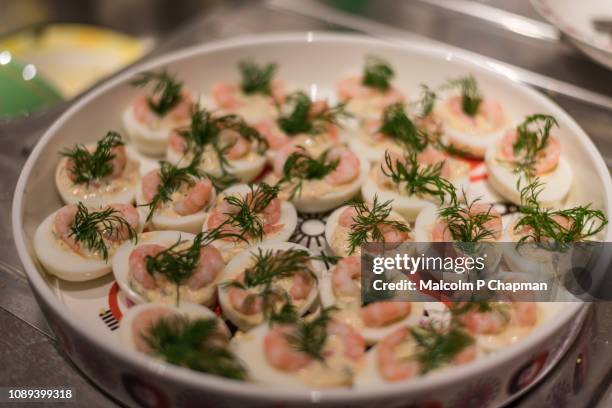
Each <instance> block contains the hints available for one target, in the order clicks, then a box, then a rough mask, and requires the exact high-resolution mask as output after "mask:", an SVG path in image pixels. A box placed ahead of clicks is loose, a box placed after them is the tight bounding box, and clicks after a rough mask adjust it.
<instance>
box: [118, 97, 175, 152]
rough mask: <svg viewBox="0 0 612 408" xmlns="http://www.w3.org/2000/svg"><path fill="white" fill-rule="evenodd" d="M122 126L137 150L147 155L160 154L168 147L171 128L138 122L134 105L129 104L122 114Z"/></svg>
mask: <svg viewBox="0 0 612 408" xmlns="http://www.w3.org/2000/svg"><path fill="white" fill-rule="evenodd" d="M122 121H123V128H124V129H125V131H126V133H127V134H128V136H129V137H130V140H131V141H132V143H133V144H134V147H136V149H138V151H139V152H141V153H143V154H146V155H149V156H162V155H163V154H164V153H165V152H166V149H167V148H168V140H169V137H170V132H171V131H172V129H171V128H168V127H161V128H159V129H152V128H150V127H148V126H147V125H146V124H144V123H141V122H139V121H138V120H137V119H136V117H135V116H134V106H133V104H130V106H128V107H127V109H126V110H125V111H124V112H123V115H122Z"/></svg>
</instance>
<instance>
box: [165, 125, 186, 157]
mask: <svg viewBox="0 0 612 408" xmlns="http://www.w3.org/2000/svg"><path fill="white" fill-rule="evenodd" d="M169 144H170V148H171V149H172V150H174V151H175V152H176V153H185V148H186V143H185V138H184V137H183V136H181V135H179V134H178V132H177V131H176V130H173V131H172V133H170V139H169Z"/></svg>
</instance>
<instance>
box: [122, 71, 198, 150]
mask: <svg viewBox="0 0 612 408" xmlns="http://www.w3.org/2000/svg"><path fill="white" fill-rule="evenodd" d="M132 85H134V86H137V87H145V86H148V85H152V86H153V92H152V94H151V95H146V94H141V95H139V96H138V97H136V99H135V100H134V101H132V103H131V104H130V105H129V106H128V107H127V108H126V110H125V111H124V113H123V117H122V120H123V127H124V129H125V131H126V132H127V134H128V136H129V137H130V140H131V141H132V143H134V146H135V147H136V149H137V150H138V151H139V152H140V153H143V154H145V155H149V156H161V155H163V154H165V153H166V150H167V148H168V140H169V138H170V133H171V132H172V130H173V129H174V128H176V127H180V126H182V125H185V124H187V123H189V119H190V117H191V111H192V108H193V97H192V95H191V93H190V92H188V91H185V90H183V84H182V82H180V81H178V80H177V79H176V78H175V77H174V76H173V75H171V74H169V73H167V72H165V71H160V72H149V71H147V72H143V73H141V74H139V75H138V76H137V77H136V78H135V79H134V80H133V81H132Z"/></svg>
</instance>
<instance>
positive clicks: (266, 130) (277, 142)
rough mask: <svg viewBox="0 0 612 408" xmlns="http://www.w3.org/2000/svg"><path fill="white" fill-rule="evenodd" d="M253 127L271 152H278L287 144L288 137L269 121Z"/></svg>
mask: <svg viewBox="0 0 612 408" xmlns="http://www.w3.org/2000/svg"><path fill="white" fill-rule="evenodd" d="M254 127H255V129H257V131H258V132H259V133H261V135H262V136H263V137H264V138H265V139H266V141H267V142H268V146H269V148H270V149H272V150H278V149H280V148H281V147H283V146H284V145H286V144H287V143H289V140H290V139H289V136H287V135H286V134H285V133H283V131H282V130H281V129H280V128H279V127H278V125H276V123H275V122H274V121H273V120H271V119H266V120H262V121H259V122H257V123H256V124H255V126H254Z"/></svg>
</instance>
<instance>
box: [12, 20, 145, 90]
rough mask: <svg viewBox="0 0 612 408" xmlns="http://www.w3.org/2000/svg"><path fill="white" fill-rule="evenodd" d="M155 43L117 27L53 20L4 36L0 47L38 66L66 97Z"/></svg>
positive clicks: (23, 60)
mask: <svg viewBox="0 0 612 408" xmlns="http://www.w3.org/2000/svg"><path fill="white" fill-rule="evenodd" d="M151 45H152V44H151V43H150V42H147V41H142V40H138V39H135V38H133V37H130V36H128V35H125V34H120V33H117V32H116V31H112V30H108V29H103V28H97V27H92V26H85V25H78V24H49V25H46V26H43V27H40V28H35V29H29V30H23V31H20V32H18V33H16V34H13V35H10V36H7V37H4V38H2V39H0V51H2V50H6V51H8V52H10V54H11V55H12V57H13V58H14V59H15V60H17V61H19V62H21V63H23V64H32V65H33V66H35V67H36V69H37V70H38V71H39V72H40V73H41V74H43V75H44V77H45V79H47V80H48V81H49V82H50V83H51V84H52V85H53V86H54V87H55V88H56V89H57V90H58V91H59V92H60V93H61V94H62V95H63V96H64V98H65V99H71V98H72V97H74V96H76V95H78V94H79V93H81V92H83V91H84V90H86V89H87V88H89V87H91V86H92V85H94V84H95V83H96V82H98V81H99V80H101V79H102V78H104V77H106V76H109V75H111V74H112V73H114V72H116V71H118V70H120V69H122V68H123V67H125V66H127V65H129V64H131V63H133V62H134V61H136V60H137V59H138V58H140V57H141V56H142V55H143V54H145V53H146V52H147V51H148V50H149V49H150V48H151Z"/></svg>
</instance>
